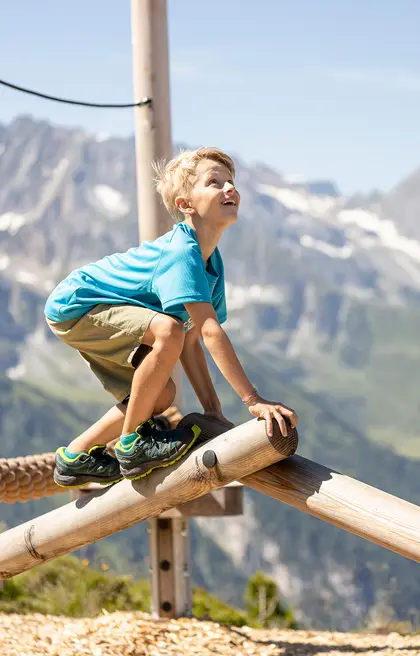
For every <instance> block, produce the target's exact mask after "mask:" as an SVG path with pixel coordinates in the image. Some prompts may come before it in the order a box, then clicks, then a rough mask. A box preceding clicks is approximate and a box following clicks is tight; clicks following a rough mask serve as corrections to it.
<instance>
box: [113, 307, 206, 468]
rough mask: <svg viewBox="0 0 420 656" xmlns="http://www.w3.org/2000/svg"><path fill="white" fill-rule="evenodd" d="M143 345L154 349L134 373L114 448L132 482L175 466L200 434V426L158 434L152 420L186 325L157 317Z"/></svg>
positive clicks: (181, 344)
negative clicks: (121, 426)
mask: <svg viewBox="0 0 420 656" xmlns="http://www.w3.org/2000/svg"><path fill="white" fill-rule="evenodd" d="M142 343H143V344H146V345H148V346H151V347H152V350H151V351H150V353H148V355H147V356H146V357H145V358H144V360H143V362H142V363H141V364H140V366H139V367H138V368H137V369H136V371H135V372H134V376H133V382H132V386H131V392H130V399H129V402H128V406H127V412H126V415H125V420H124V424H123V428H122V434H121V438H120V440H119V441H118V442H117V443H116V445H115V455H116V457H117V458H118V460H119V463H120V469H121V472H122V474H123V475H124V476H125V477H126V478H130V479H135V478H141V477H142V476H146V475H147V474H148V473H150V472H151V471H152V470H153V469H155V468H157V467H165V466H167V465H170V464H173V463H174V462H176V461H177V460H178V459H179V458H181V457H182V456H183V455H184V454H185V453H186V452H187V451H188V450H189V449H190V447H191V446H192V445H193V444H194V442H195V440H196V439H197V437H198V435H199V433H200V429H199V428H198V427H197V426H193V427H185V428H182V429H178V430H163V431H159V432H157V431H156V427H155V425H154V423H153V422H152V421H149V419H150V417H151V416H152V413H153V408H154V407H155V404H156V402H157V399H158V398H159V395H160V394H161V393H162V390H163V388H164V386H165V384H166V381H167V380H168V377H169V376H170V374H171V373H172V370H173V368H174V366H175V364H176V362H177V361H178V359H179V357H180V355H181V352H182V348H183V345H184V326H183V324H182V323H181V322H180V321H178V320H177V319H174V318H172V317H169V316H167V315H164V314H158V315H156V316H155V317H154V318H153V319H152V321H151V322H150V325H149V327H148V329H147V331H146V333H145V335H144V337H143V342H142Z"/></svg>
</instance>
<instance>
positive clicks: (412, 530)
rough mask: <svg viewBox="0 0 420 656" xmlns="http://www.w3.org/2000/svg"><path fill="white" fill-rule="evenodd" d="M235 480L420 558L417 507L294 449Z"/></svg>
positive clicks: (327, 520) (419, 528)
mask: <svg viewBox="0 0 420 656" xmlns="http://www.w3.org/2000/svg"><path fill="white" fill-rule="evenodd" d="M241 482H242V483H244V484H245V485H247V486H248V487H251V488H252V489H254V490H257V491H258V492H262V493H263V494H267V495H268V496H270V497H273V498H274V499H277V500H278V501H282V502H283V503H287V504H288V505H289V506H293V507H294V508H297V509H298V510H302V511H303V512H306V513H309V514H310V515H313V516H314V517H318V519H322V520H324V521H325V522H329V523H330V524H334V525H335V526H339V527H340V528H344V529H345V530H346V531H350V533H354V534H355V535H358V536H360V537H362V538H365V539H366V540H370V542H375V543H376V544H379V545H380V546H382V547H385V548H386V549H390V551H394V552H395V553H398V554H400V555H401V556H405V557H406V558H410V559H412V560H415V561H417V562H420V508H419V507H418V506H416V505H414V504H412V503H409V502H408V501H403V500H402V499H398V498H397V497H394V496H392V495H391V494H388V493H387V492H382V491H381V490H378V489H376V488H374V487H372V486H370V485H366V484H365V483H361V482H360V481H357V480H356V479H354V478H350V477H349V476H344V475H343V474H340V473H339V472H337V471H334V470H333V469H329V468H328V467H324V466H323V465H319V464H318V463H316V462H312V461H311V460H307V459H306V458H302V457H301V456H297V455H294V456H292V457H291V458H288V459H287V460H286V461H285V462H282V463H279V464H277V465H272V466H271V467H267V468H266V469H264V470H262V471H257V472H254V473H252V474H249V475H248V476H245V477H243V478H242V479H241Z"/></svg>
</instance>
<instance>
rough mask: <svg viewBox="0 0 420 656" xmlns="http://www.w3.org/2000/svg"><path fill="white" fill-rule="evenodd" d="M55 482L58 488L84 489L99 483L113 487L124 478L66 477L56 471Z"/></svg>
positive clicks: (54, 474)
mask: <svg viewBox="0 0 420 656" xmlns="http://www.w3.org/2000/svg"><path fill="white" fill-rule="evenodd" d="M53 478H54V482H55V483H56V485H58V487H69V488H72V487H83V485H88V484H89V483H99V485H112V484H113V483H119V482H120V481H122V480H123V478H124V476H120V477H119V478H111V479H106V480H105V479H103V478H99V477H98V476H66V475H65V474H60V473H58V472H57V470H56V469H54V473H53Z"/></svg>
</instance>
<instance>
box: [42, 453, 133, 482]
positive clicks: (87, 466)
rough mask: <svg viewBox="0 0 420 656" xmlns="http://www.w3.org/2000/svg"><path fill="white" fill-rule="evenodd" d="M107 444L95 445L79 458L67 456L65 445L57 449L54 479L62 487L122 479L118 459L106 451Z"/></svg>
mask: <svg viewBox="0 0 420 656" xmlns="http://www.w3.org/2000/svg"><path fill="white" fill-rule="evenodd" d="M105 449H106V447H105V446H93V447H92V448H91V449H89V451H87V452H86V451H82V452H81V453H80V454H79V455H78V456H77V458H74V459H71V458H69V457H68V456H66V453H65V447H64V446H61V447H60V448H59V449H57V451H56V455H55V469H54V480H55V482H56V483H57V485H59V486H60V487H79V486H81V485H85V484H86V483H100V484H101V485H109V484H110V483H117V482H118V481H121V480H122V478H123V476H122V474H121V472H120V466H119V464H118V460H116V458H113V457H112V456H110V455H109V454H108V453H106V452H105Z"/></svg>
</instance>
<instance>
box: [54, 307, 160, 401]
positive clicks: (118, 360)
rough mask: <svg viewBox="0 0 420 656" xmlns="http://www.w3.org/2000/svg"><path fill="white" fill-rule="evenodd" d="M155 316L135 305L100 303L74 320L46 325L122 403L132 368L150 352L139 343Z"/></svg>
mask: <svg viewBox="0 0 420 656" xmlns="http://www.w3.org/2000/svg"><path fill="white" fill-rule="evenodd" d="M156 314H158V313H157V312H155V311H154V310H149V309H148V308H143V307H139V306H137V305H107V304H105V303H101V304H100V305H96V306H95V307H94V308H93V309H92V310H89V312H87V313H86V314H84V315H83V316H81V317H77V318H76V319H68V320H67V321H51V320H50V319H47V323H48V325H49V327H50V328H51V330H52V332H53V333H54V335H56V336H57V337H59V338H60V339H61V340H62V341H63V342H64V343H65V344H68V345H69V346H71V347H72V348H75V349H77V350H78V351H79V353H80V355H81V356H82V358H83V359H84V360H86V362H87V364H88V365H89V367H90V369H91V370H92V371H93V373H94V374H95V376H96V377H97V378H99V380H100V381H101V383H102V385H103V386H104V388H105V389H106V391H107V392H110V393H111V394H112V395H113V396H115V398H116V399H117V400H118V401H123V400H124V399H126V397H127V396H128V395H129V394H130V391H131V383H132V379H133V374H134V370H135V368H136V367H138V365H139V364H140V362H141V361H142V360H143V358H144V357H145V356H146V355H147V354H148V353H149V351H150V350H151V347H150V346H147V345H145V344H144V345H143V346H142V345H141V342H142V339H143V337H144V335H145V333H146V331H147V329H148V327H149V324H150V322H151V320H152V319H153V317H154V316H155V315H156Z"/></svg>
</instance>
